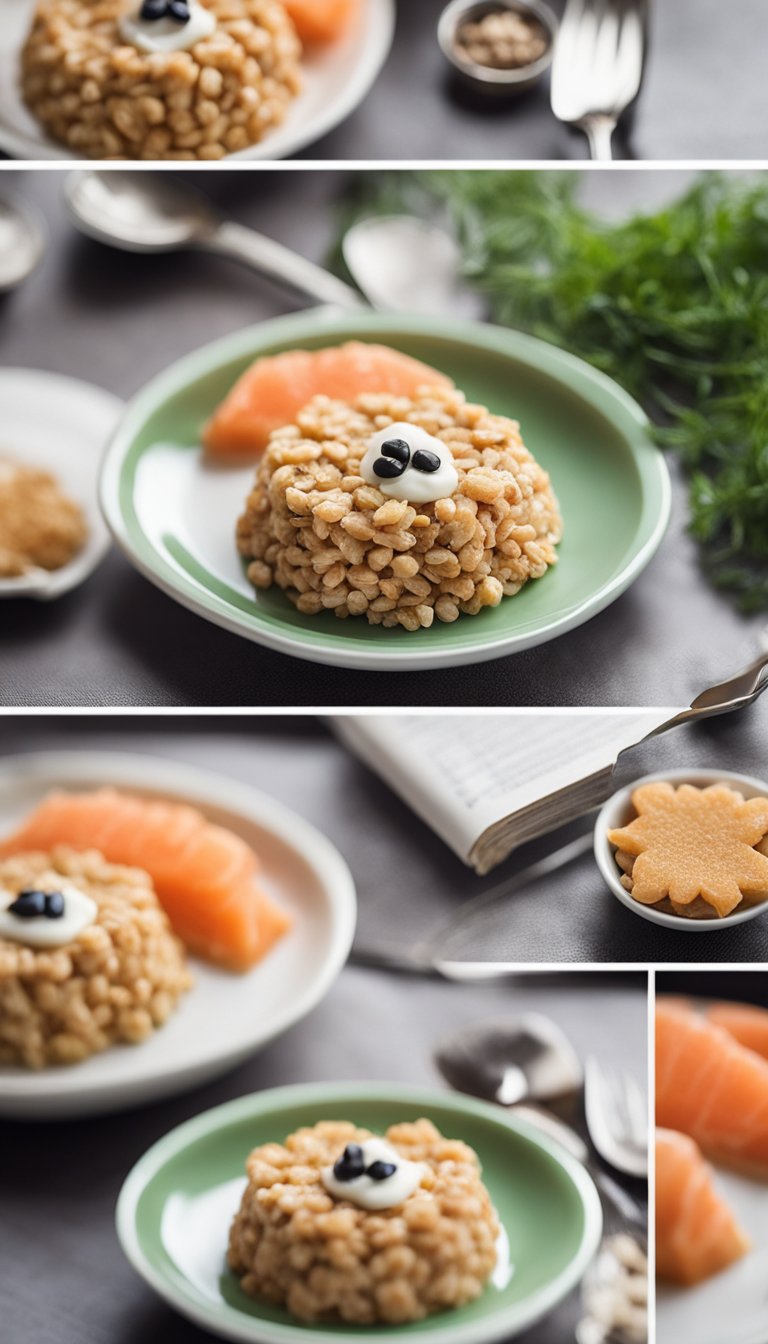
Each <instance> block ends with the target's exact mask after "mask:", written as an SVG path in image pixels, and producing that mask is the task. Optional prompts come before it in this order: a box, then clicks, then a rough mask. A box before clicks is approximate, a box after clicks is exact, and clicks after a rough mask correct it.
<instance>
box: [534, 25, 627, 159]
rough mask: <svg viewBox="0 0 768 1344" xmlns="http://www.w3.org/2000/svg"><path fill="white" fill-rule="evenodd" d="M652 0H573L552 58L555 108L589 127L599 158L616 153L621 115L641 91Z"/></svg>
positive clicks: (584, 128)
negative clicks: (614, 142) (615, 136)
mask: <svg viewBox="0 0 768 1344" xmlns="http://www.w3.org/2000/svg"><path fill="white" fill-rule="evenodd" d="M647 11H648V0H568V4H567V6H566V10H565V14H564V15H563V20H562V23H561V24H560V30H559V32H558V35H557V40H556V42H555V51H554V59H553V62H552V85H551V90H552V92H551V98H552V111H553V112H554V114H555V116H556V117H557V118H558V120H559V121H564V122H567V123H568V124H569V125H571V126H578V127H579V128H580V129H581V130H582V131H584V133H585V135H586V137H587V139H588V141H589V150H590V154H591V157H592V158H593V159H600V160H608V159H611V158H612V157H613V154H612V150H611V140H612V137H613V132H614V131H615V129H616V126H617V124H618V122H619V118H620V117H621V116H622V114H623V113H624V112H625V111H626V109H627V108H628V107H629V105H630V103H631V102H633V101H634V99H635V98H636V97H637V95H638V93H639V91H640V84H641V81H642V77H643V65H644V62H645V47H646V26H647Z"/></svg>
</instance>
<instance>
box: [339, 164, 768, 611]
mask: <svg viewBox="0 0 768 1344" xmlns="http://www.w3.org/2000/svg"><path fill="white" fill-rule="evenodd" d="M579 181H580V177H579V174H576V173H572V172H567V173H566V172H561V173H553V172H536V171H520V172H506V171H485V172H477V171H474V172H473V171H469V172H432V173H416V174H414V173H392V174H386V175H385V174H379V175H377V176H376V177H373V178H371V177H368V176H364V177H362V178H359V179H358V180H357V183H356V185H355V187H354V188H353V189H352V191H351V192H350V194H349V196H348V197H347V199H346V201H345V205H344V213H345V219H344V221H343V223H344V227H345V228H346V227H347V225H348V224H349V223H350V222H351V221H352V220H353V219H355V218H358V217H360V216H361V215H363V214H370V213H372V212H374V211H376V212H389V211H402V210H405V211H411V212H412V213H416V214H421V215H431V216H435V215H437V216H439V215H440V214H443V215H444V216H445V215H447V216H448V217H449V219H450V221H451V223H452V225H453V227H454V229H455V230H456V233H457V236H458V237H459V239H460V242H461V246H462V250H463V258H464V273H465V275H466V277H467V279H468V280H469V281H470V282H471V283H472V284H473V285H474V286H475V287H476V288H478V289H480V290H482V291H483V292H485V293H487V295H488V297H489V302H490V307H491V311H492V313H493V316H494V318H495V320H496V321H498V322H501V323H503V324H506V325H508V326H511V327H515V328H517V329H519V330H523V331H529V332H531V333H533V334H534V335H535V336H540V337H542V338H543V339H544V340H546V341H551V342H552V343H553V344H555V345H559V346H563V347H564V348H566V349H568V350H572V351H573V352H574V353H575V354H578V355H581V356H582V358H583V359H586V360H588V361H589V362H590V363H591V364H594V365H595V366H596V367H597V368H599V369H602V370H603V371H604V372H605V373H607V374H610V376H611V377H612V378H615V379H616V381H617V382H618V383H620V384H621V385H622V386H623V387H625V388H626V389H627V391H628V392H630V393H631V394H632V395H633V396H635V397H636V398H637V399H638V400H639V401H640V402H642V404H643V405H644V406H645V408H646V409H647V411H648V412H649V414H650V415H651V417H652V418H653V420H654V422H655V425H656V429H655V433H656V437H657V439H658V442H659V443H660V444H661V445H663V446H665V447H667V448H669V449H672V450H674V451H675V452H676V453H677V454H678V456H679V457H680V459H681V461H682V462H683V464H684V467H685V470H686V471H687V473H688V477H689V481H690V501H691V523H690V528H691V532H692V534H693V535H694V536H695V537H696V538H697V539H698V541H699V542H700V543H701V544H702V555H703V560H704V564H705V566H706V569H707V571H708V573H709V575H710V576H711V578H712V580H713V582H714V583H716V584H717V585H718V586H720V587H722V588H725V589H728V590H730V591H731V592H732V593H734V594H735V595H736V596H737V597H738V599H739V601H740V604H741V606H742V607H743V608H744V609H745V610H747V611H758V610H762V609H766V608H768V175H761V176H758V177H753V178H741V177H737V176H734V175H731V174H713V173H706V174H703V175H702V177H701V179H700V181H698V182H697V183H696V184H695V185H694V186H693V187H692V188H691V189H690V190H689V191H687V192H686V193H685V195H683V196H682V197H681V198H680V199H679V200H677V201H675V202H674V203H673V204H672V205H670V206H668V207H667V208H666V209H664V210H661V211H659V212H658V213H655V214H637V215H635V216H634V217H632V218H631V219H629V220H628V221H627V222H625V223H623V224H618V225H617V224H610V223H606V222H604V221H602V220H600V219H599V218H598V217H597V216H595V215H594V214H592V213H590V212H588V211H586V210H585V209H583V208H582V207H581V206H580V205H579V203H578V200H577V191H578V187H579Z"/></svg>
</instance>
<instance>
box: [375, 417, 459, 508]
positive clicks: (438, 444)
mask: <svg viewBox="0 0 768 1344" xmlns="http://www.w3.org/2000/svg"><path fill="white" fill-rule="evenodd" d="M397 439H400V440H402V442H403V443H406V444H407V445H408V448H409V449H410V460H409V462H408V464H407V466H406V467H405V469H404V471H402V472H401V473H400V475H398V476H379V475H377V473H376V471H375V470H374V465H375V463H376V462H378V461H380V460H385V461H387V460H388V461H390V462H393V461H395V462H396V461H397V459H394V458H387V456H386V454H385V455H384V456H383V458H382V451H381V450H382V448H383V447H384V444H385V443H390V442H392V441H393V440H397ZM419 452H423V453H430V454H432V455H433V456H434V457H437V458H439V459H440V465H439V467H438V468H437V470H436V471H419V469H418V465H417V466H414V459H415V460H416V462H417V463H418V461H419V459H418V458H417V457H416V454H417V453H419ZM360 475H361V476H362V477H363V479H364V480H366V481H367V482H368V484H369V485H375V486H376V489H377V490H380V491H381V493H382V494H383V495H389V496H390V498H391V499H399V500H404V501H407V503H409V504H427V503H429V502H430V501H431V500H435V499H447V498H448V496H450V495H452V494H454V493H455V491H456V488H457V486H458V484H459V473H458V472H457V470H456V467H455V465H454V461H453V453H452V452H451V450H450V448H449V446H448V444H447V443H443V441H442V439H436V438H435V437H434V435H432V434H428V433H427V431H426V430H425V429H422V428H421V426H420V425H411V424H408V423H407V422H406V421H396V423H395V424H394V425H387V428H386V429H380V430H378V432H377V433H376V434H374V436H373V438H372V439H371V441H370V443H369V444H368V448H367V450H366V453H365V456H364V458H363V460H362V462H361V463H360Z"/></svg>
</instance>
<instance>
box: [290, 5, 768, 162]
mask: <svg viewBox="0 0 768 1344" xmlns="http://www.w3.org/2000/svg"><path fill="white" fill-rule="evenodd" d="M445 2H446V0H397V28H396V35H395V42H394V46H393V49H392V52H391V54H390V57H389V60H388V62H387V64H386V66H385V68H384V70H383V71H382V73H381V75H380V76H379V79H378V81H377V83H376V84H375V86H374V88H373V89H372V91H371V92H370V94H369V95H368V97H367V98H366V99H365V101H364V102H363V103H362V105H361V106H360V107H358V108H357V109H356V111H355V112H354V113H353V114H352V115H351V116H350V117H349V118H348V120H347V121H346V122H344V123H343V124H342V125H341V126H339V127H337V129H336V130H334V131H332V132H331V133H330V134H329V135H327V136H325V137H324V138H323V139H321V140H319V141H317V142H316V143H315V144H314V145H310V146H309V147H308V148H307V149H306V150H304V151H302V154H301V156H300V157H301V158H304V159H324V160H330V159H353V160H365V159H380V160H387V159H388V160H393V159H394V160H396V159H402V158H406V159H456V160H459V159H495V160H510V159H579V158H585V157H586V142H585V140H584V137H583V136H582V135H580V134H579V133H575V132H570V131H569V130H567V129H566V128H565V127H562V126H560V125H559V124H558V123H557V122H556V121H555V119H554V117H553V116H552V113H551V111H550V107H549V86H548V81H547V80H546V79H545V80H543V81H541V82H540V83H539V85H537V87H536V88H535V89H534V90H533V91H532V92H531V93H529V94H528V95H526V96H525V97H523V98H520V99H517V100H513V101H512V102H505V103H503V104H498V103H497V102H494V101H491V102H490V103H489V102H488V101H487V100H481V102H480V103H479V104H478V103H477V102H475V103H474V104H473V103H468V102H467V101H466V98H463V97H461V96H457V94H456V92H455V91H454V89H453V87H452V83H451V79H450V77H449V67H448V65H447V63H446V62H445V60H444V58H443V56H442V53H441V52H440V49H439V47H438V45H437V40H436V31H437V20H438V17H439V15H440V13H441V10H442V8H443V5H444V3H445ZM550 4H551V7H552V9H553V10H555V11H556V12H557V13H558V14H560V13H562V11H563V8H564V0H550ZM765 28H766V16H765V5H764V0H655V3H653V8H652V26H651V44H650V50H649V57H648V65H647V72H646V81H645V86H644V89H643V92H642V96H641V99H640V102H639V104H638V106H637V109H636V116H635V119H634V127H633V129H632V132H631V134H620V135H619V136H617V139H616V144H615V153H616V154H617V157H622V158H623V157H629V158H640V159H665V160H666V159H678V160H685V159H710V160H716V159H760V158H763V157H764V156H765V124H766V114H767V113H768V94H767V93H766V86H765V79H764V76H763V64H764V51H765Z"/></svg>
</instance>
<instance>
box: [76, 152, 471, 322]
mask: <svg viewBox="0 0 768 1344" xmlns="http://www.w3.org/2000/svg"><path fill="white" fill-rule="evenodd" d="M64 197H65V201H66V204H67V206H68V209H69V212H70V215H71V217H72V219H73V221H74V223H75V224H76V225H77V227H78V228H79V229H80V230H81V232H83V233H85V234H86V235H87V236H88V237H90V238H95V239H96V240H97V241H98V242H101V243H106V244H107V245H108V246H111V247H118V248H121V249H122V250H124V251H127V252H174V251H177V250H180V249H183V248H199V249H201V250H203V251H207V252H215V253H218V254H219V255H221V256H226V257H229V258H230V259H232V260H235V261H239V262H241V263H242V264H243V265H246V266H248V267H250V269H251V270H254V271H256V272H258V273H259V274H261V275H264V276H267V277H268V278H269V279H271V280H274V281H277V282H278V283H279V284H283V285H286V286H287V287H288V288H290V289H292V290H294V291H295V292H297V293H299V294H301V295H302V296H303V297H305V298H309V299H311V300H313V301H314V302H315V303H329V304H333V305H335V306H336V307H341V308H346V309H352V310H354V309H359V308H361V307H365V306H366V305H368V306H370V307H372V308H374V309H379V310H384V311H403V310H407V311H408V312H412V313H415V312H421V313H429V314H433V315H434V314H436V313H437V314H439V313H450V314H452V315H454V316H455V315H456V314H457V313H458V314H460V315H462V316H464V317H478V316H480V315H481V313H482V312H483V311H484V309H485V300H484V299H483V298H482V297H481V296H479V295H476V294H474V293H473V291H472V290H470V289H469V287H468V286H465V285H463V284H462V283H461V281H460V267H461V254H460V251H459V246H458V244H457V242H456V241H455V239H454V238H453V237H452V236H451V235H450V234H449V233H448V232H447V231H446V230H445V229H442V228H440V226H439V225H437V224H433V223H431V222H429V221H427V220H422V219H419V218H417V217H416V216H410V215H393V216H387V217H384V218H376V217H375V218H372V219H368V220H362V221H360V222H359V223H358V224H354V225H353V226H352V227H351V228H350V229H349V230H348V232H347V234H346V236H345V238H344V241H343V251H344V258H345V261H346V264H347V266H348V268H349V272H350V274H351V275H352V276H353V278H354V280H355V283H356V284H357V285H358V287H359V290H360V291H361V292H358V290H356V289H353V288H352V286H351V285H347V284H345V282H344V281H343V280H339V279H338V277H337V276H335V275H332V274H331V272H330V271H326V270H324V269H323V267H322V266H317V265H315V263H314V262H311V261H308V260H307V259H306V257H302V256H300V255H299V253H297V252H294V251H292V249H291V248H288V247H285V246H284V245H283V244H282V243H278V242H275V240H274V239H273V238H267V237H266V236H265V235H264V234H260V233H257V232H256V230H255V229H251V228H247V227H246V226H245V225H242V224H237V223H235V222H234V221H232V220H227V219H223V218H222V216H221V215H220V214H219V212H218V211H217V209H216V207H215V206H214V205H213V204H212V202H211V201H209V200H208V199H207V198H206V197H205V196H203V195H201V194H199V193H198V192H197V191H196V190H195V189H194V188H193V187H190V186H189V185H188V184H186V183H185V182H183V181H181V180H178V179H177V178H176V177H175V176H170V175H168V174H166V173H148V172H140V171H138V172H132V171H131V172H120V173H111V172H99V171H97V170H96V169H82V170H79V171H75V172H72V173H70V174H69V175H68V176H67V178H66V179H65V183H64Z"/></svg>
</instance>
